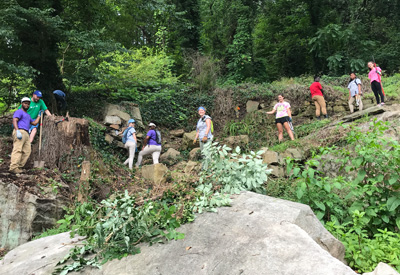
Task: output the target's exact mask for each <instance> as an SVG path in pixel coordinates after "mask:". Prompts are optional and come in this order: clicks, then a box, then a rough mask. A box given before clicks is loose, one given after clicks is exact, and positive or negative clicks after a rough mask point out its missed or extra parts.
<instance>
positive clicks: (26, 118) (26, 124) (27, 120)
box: [13, 109, 35, 131]
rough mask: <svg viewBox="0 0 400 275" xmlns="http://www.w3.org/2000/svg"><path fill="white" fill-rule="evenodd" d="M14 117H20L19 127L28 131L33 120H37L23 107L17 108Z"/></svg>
mask: <svg viewBox="0 0 400 275" xmlns="http://www.w3.org/2000/svg"><path fill="white" fill-rule="evenodd" d="M13 118H18V122H17V125H18V129H24V130H27V131H29V128H30V127H31V122H34V121H35V120H34V119H32V118H31V116H30V115H29V114H28V113H27V112H24V110H22V109H19V110H16V111H15V113H14V115H13Z"/></svg>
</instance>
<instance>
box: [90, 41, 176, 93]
mask: <svg viewBox="0 0 400 275" xmlns="http://www.w3.org/2000/svg"><path fill="white" fill-rule="evenodd" d="M101 59H102V60H103V61H102V62H101V63H100V64H99V66H98V68H97V70H96V73H97V74H98V79H99V80H100V81H101V83H103V84H105V85H106V86H107V87H112V88H126V87H135V86H154V87H158V86H165V85H174V84H176V83H177V82H178V78H177V77H176V76H174V75H173V73H172V70H171V69H172V66H173V60H172V59H171V58H170V57H168V56H167V55H166V53H165V52H164V51H156V50H155V49H151V48H147V47H142V48H140V49H137V50H125V51H116V52H112V53H108V54H105V55H103V56H101Z"/></svg>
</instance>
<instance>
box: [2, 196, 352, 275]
mask: <svg viewBox="0 0 400 275" xmlns="http://www.w3.org/2000/svg"><path fill="white" fill-rule="evenodd" d="M234 197H235V198H234V200H233V202H232V206H231V207H224V208H219V210H218V212H217V213H205V214H201V215H199V216H198V217H197V219H196V220H195V221H194V222H193V223H189V224H185V225H183V226H181V227H180V228H179V230H178V231H179V232H183V233H185V238H184V239H183V240H178V241H171V242H169V243H166V244H155V245H153V246H149V245H148V244H142V245H141V253H140V254H137V255H132V256H128V257H126V258H123V259H121V260H113V261H111V262H108V263H106V264H105V265H104V266H103V267H102V269H92V268H86V269H85V270H83V271H81V273H80V274H96V275H97V274H113V275H118V274H163V275H168V274H171V275H172V274H271V275H280V274H307V275H314V274H315V275H320V274H324V275H337V274H340V275H347V274H348V275H355V274H356V273H355V272H354V271H352V270H351V269H350V268H349V267H348V266H346V265H345V264H344V263H343V262H341V260H343V256H344V247H343V245H342V244H341V243H340V242H339V241H338V240H336V239H335V238H334V237H333V236H332V235H331V234H330V233H329V232H328V231H326V230H325V228H324V227H323V225H322V224H321V223H320V222H319V221H318V219H317V218H316V216H315V215H314V213H313V212H312V210H311V209H310V207H308V206H307V205H303V204H299V203H294V202H290V201H285V200H281V199H276V198H272V197H268V196H264V195H259V194H255V193H251V192H244V193H242V194H240V195H237V196H234ZM45 241H46V247H48V248H51V249H54V245H53V244H51V243H47V239H43V242H45ZM53 241H54V244H55V245H56V246H58V247H59V243H60V241H59V240H58V238H54V239H53ZM64 242H65V243H67V241H64ZM35 244H36V245H35V246H33V245H32V244H30V243H29V244H26V245H24V246H22V247H19V248H17V249H16V250H13V251H11V252H9V254H7V255H6V257H5V258H4V260H3V261H2V262H0V274H1V272H3V270H5V271H10V270H12V272H13V273H12V274H31V273H27V272H25V271H29V272H35V274H50V273H41V271H42V269H44V268H46V267H45V264H46V266H54V265H55V263H56V262H57V261H59V260H60V259H62V257H63V256H64V255H59V254H57V255H56V254H53V255H52V254H48V255H46V257H45V258H44V259H42V261H40V259H38V257H37V256H36V255H33V256H32V257H29V256H27V255H29V254H28V253H29V252H28V251H27V250H28V249H29V250H30V251H31V253H33V254H35V253H37V251H38V250H39V251H40V253H42V251H41V249H40V247H43V246H42V245H41V243H40V240H38V241H36V243H35ZM28 246H29V247H28ZM19 251H27V252H26V253H25V254H22V253H21V254H20V255H18V252H19ZM37 254H39V253H37ZM9 255H10V256H9ZM14 255H15V256H14ZM40 255H41V254H40ZM38 256H39V255H38ZM10 257H12V258H10ZM3 274H6V273H3Z"/></svg>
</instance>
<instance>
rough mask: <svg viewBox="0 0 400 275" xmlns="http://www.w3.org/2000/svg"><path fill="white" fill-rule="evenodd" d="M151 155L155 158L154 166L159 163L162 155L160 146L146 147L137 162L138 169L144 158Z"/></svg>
mask: <svg viewBox="0 0 400 275" xmlns="http://www.w3.org/2000/svg"><path fill="white" fill-rule="evenodd" d="M149 154H151V155H152V157H153V164H157V163H158V158H159V157H160V154H161V146H159V145H150V146H149V145H146V146H145V147H144V149H143V150H142V151H140V153H139V155H138V159H137V162H136V167H139V166H140V165H141V164H142V159H143V156H145V155H149Z"/></svg>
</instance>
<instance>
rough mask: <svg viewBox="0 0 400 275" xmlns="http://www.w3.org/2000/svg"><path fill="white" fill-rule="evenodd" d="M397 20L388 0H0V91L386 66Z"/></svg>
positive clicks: (7, 97) (391, 60)
mask: <svg viewBox="0 0 400 275" xmlns="http://www.w3.org/2000/svg"><path fill="white" fill-rule="evenodd" d="M399 21H400V1H390V0H378V1H376V0H374V1H372V0H347V1H344V0H335V1H333V0H320V1H316V0H277V1H269V0H259V1H250V0H229V1H228V0H179V1H178V0H145V1H144V0H100V1H99V0H85V1H81V0H40V1H38V0H3V1H1V3H0V79H1V82H0V89H1V90H0V91H1V92H0V98H1V101H2V102H3V104H6V105H9V104H10V103H11V102H12V101H13V100H15V98H16V94H17V93H18V92H19V93H21V92H22V93H23V92H24V91H29V93H30V92H31V91H32V89H34V88H36V89H39V90H42V91H43V92H44V93H45V99H46V95H47V96H48V95H49V94H50V92H51V91H53V90H55V89H61V90H64V91H66V92H67V94H68V93H69V92H71V91H77V90H79V91H81V90H82V89H85V88H86V92H87V91H89V90H94V89H96V90H98V89H103V90H107V91H113V92H114V93H117V96H118V97H119V98H121V94H124V93H125V94H130V95H131V96H132V95H133V97H135V98H136V99H138V98H140V96H141V95H140V92H141V91H153V92H154V91H160V89H163V88H165V87H171V85H172V86H174V85H175V86H174V87H175V88H174V89H175V90H177V89H178V88H176V85H181V84H182V83H185V87H187V86H188V84H190V85H191V86H190V87H191V88H190V89H195V90H197V91H207V90H210V89H212V88H214V87H215V85H222V84H226V83H228V84H238V83H243V82H252V83H264V82H271V81H273V80H276V79H278V78H281V77H294V76H300V75H314V74H323V75H330V76H339V75H345V74H348V73H349V72H350V71H356V72H359V73H363V74H364V73H366V72H367V69H366V63H367V62H368V61H370V60H371V59H372V58H373V57H374V59H375V60H376V62H377V63H378V65H379V66H381V67H382V68H383V69H384V70H385V72H386V73H387V74H392V73H394V72H397V71H398V70H399V68H400V59H399V58H398V57H399V56H400V52H399V51H400V26H399V24H398V22H399ZM78 87H79V88H78ZM87 89H89V90H87ZM122 97H123V96H122Z"/></svg>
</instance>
